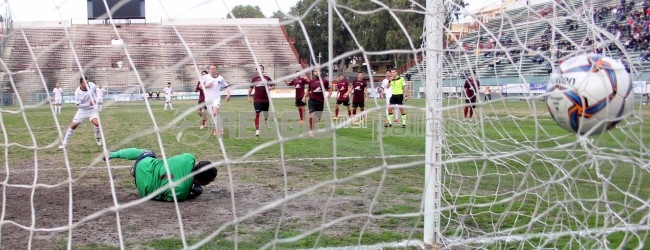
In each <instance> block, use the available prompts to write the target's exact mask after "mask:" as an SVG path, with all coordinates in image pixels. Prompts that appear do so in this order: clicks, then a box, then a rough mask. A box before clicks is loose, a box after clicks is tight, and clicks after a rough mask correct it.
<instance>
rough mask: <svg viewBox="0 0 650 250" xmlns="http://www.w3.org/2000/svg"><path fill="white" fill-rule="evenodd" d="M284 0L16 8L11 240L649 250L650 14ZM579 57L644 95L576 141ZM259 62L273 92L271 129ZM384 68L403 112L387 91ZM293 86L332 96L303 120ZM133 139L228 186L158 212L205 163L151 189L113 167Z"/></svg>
mask: <svg viewBox="0 0 650 250" xmlns="http://www.w3.org/2000/svg"><path fill="white" fill-rule="evenodd" d="M283 1H284V0H282V1H263V2H272V3H270V4H269V3H259V4H260V5H263V8H262V9H260V8H255V7H253V6H248V7H247V6H245V5H238V4H245V1H244V2H242V3H238V2H236V1H225V0H224V1H189V3H187V4H188V5H191V6H192V8H188V9H183V8H187V7H186V6H180V5H175V4H172V3H170V2H172V1H146V3H145V1H129V0H121V1H108V0H107V1H88V2H87V4H88V5H87V6H86V5H84V6H81V8H80V9H81V10H82V12H86V10H88V12H90V11H89V10H90V9H91V8H90V7H88V6H92V7H93V8H99V9H100V10H102V9H103V10H104V12H106V14H102V15H97V16H93V17H91V18H81V19H79V18H77V16H74V15H73V16H68V15H70V14H69V12H67V10H68V9H69V8H73V7H71V5H72V3H69V2H62V1H52V2H51V3H48V4H44V5H43V9H47V13H43V15H45V14H48V15H49V14H53V15H55V16H56V17H57V19H56V21H46V22H24V21H21V18H24V17H25V16H26V15H27V14H26V12H25V6H24V3H20V4H22V5H20V4H19V3H18V2H17V1H5V2H4V3H3V9H4V10H5V12H4V14H3V15H2V19H1V20H0V23H1V24H2V37H1V39H0V54H1V56H0V62H1V63H2V73H1V74H0V76H1V78H0V81H1V84H2V86H1V89H0V100H1V101H2V102H1V103H0V105H1V106H0V131H1V132H2V138H3V143H2V153H3V154H2V155H3V156H2V158H1V159H2V163H3V168H2V170H0V176H1V178H2V200H1V204H2V211H1V212H0V246H1V247H0V248H7V249H14V248H37V249H41V248H68V249H72V248H121V249H132V248H153V249H161V248H162V249H168V248H192V249H196V248H202V249H225V248H243V249H250V248H264V249H267V248H281V249H302V248H323V249H331V248H355V249H357V248H358V249H379V248H401V247H407V248H445V249H469V248H517V249H540V248H549V249H554V248H565V249H620V248H626V249H645V248H647V247H648V245H647V241H648V236H649V235H648V234H649V232H650V226H649V224H648V221H649V219H650V218H649V214H650V213H648V211H650V207H649V206H650V203H649V202H648V200H649V199H650V187H649V186H648V185H647V184H644V183H645V181H648V178H650V173H649V171H650V164H649V162H650V149H649V148H648V145H650V141H649V140H648V139H647V138H646V134H648V133H649V131H648V130H649V128H648V126H647V125H646V124H647V122H649V120H648V113H649V112H650V111H649V110H648V106H646V105H645V104H647V102H648V93H649V92H650V87H646V85H647V81H646V79H648V75H647V73H645V72H644V69H645V68H646V67H647V66H648V61H649V60H650V52H649V47H648V46H649V45H648V42H647V41H648V38H650V31H649V29H650V25H648V17H649V16H650V10H649V6H648V5H647V4H646V2H641V1H639V2H634V1H629V2H626V1H624V0H622V1H616V0H605V1H601V0H599V1H595V0H587V1H571V0H558V1H504V2H503V3H494V4H491V5H489V6H487V7H486V6H479V7H477V6H476V5H475V4H476V3H474V1H467V2H463V1H433V0H427V1H425V0H377V1H375V0H373V1H355V0H339V1H333V0H330V1H326V0H298V1H293V2H295V3H294V4H292V5H291V8H290V9H282V10H283V11H277V12H275V13H273V14H272V15H273V16H270V15H269V14H265V13H262V10H264V11H266V10H265V9H264V8H278V6H280V5H281V3H282V2H283ZM39 4H40V3H39ZM74 4H77V3H74ZM82 4H83V3H82ZM138 6H140V7H138ZM142 6H144V7H142ZM34 7H36V6H32V8H34ZM77 7H79V6H77ZM107 7H108V9H107ZM121 8H146V9H147V10H148V11H152V10H157V11H159V12H160V14H159V15H160V16H156V17H152V16H151V14H147V15H148V16H146V17H144V16H142V17H133V16H128V15H126V16H124V15H125V14H124V13H122V12H120V9H121ZM122 10H123V9H122ZM206 10H210V11H207V12H209V13H210V15H209V17H210V18H200V17H202V16H201V15H204V13H203V12H204V11H206ZM217 10H232V11H230V12H225V11H224V12H223V14H218V16H215V15H216V14H215V12H214V11H217ZM194 11H196V13H197V14H196V15H197V16H196V17H193V18H190V19H187V18H186V17H187V16H188V13H194ZM27 12H29V8H27ZM93 13H94V12H93ZM179 13H180V14H179ZM219 13H221V12H219ZM259 14H262V15H265V17H267V18H266V19H249V18H247V17H258V16H259ZM120 15H122V16H120ZM190 16H191V15H190ZM226 17H228V18H226ZM271 17H272V18H271ZM197 18H198V19H197ZM587 53H598V54H602V55H604V56H608V57H612V58H614V59H617V60H620V61H621V62H622V63H623V64H624V65H626V68H627V69H628V70H629V73H630V76H631V79H632V80H633V84H634V91H633V92H634V93H633V95H634V98H633V101H634V110H633V112H632V114H631V115H629V116H626V117H625V119H624V120H623V121H621V122H620V123H619V124H618V125H617V126H616V127H615V128H613V129H611V130H610V131H608V132H605V133H602V134H599V135H576V134H573V133H569V132H567V131H565V130H563V129H562V128H561V127H560V126H558V125H557V124H556V122H555V121H554V120H553V118H551V116H550V115H549V113H548V110H547V106H546V102H545V97H546V86H547V82H548V81H549V78H550V75H551V73H553V71H554V70H555V68H556V67H557V65H558V64H559V63H561V62H562V61H564V60H566V59H567V58H570V57H572V56H576V55H582V54H587ZM211 64H215V65H216V67H217V74H219V75H221V76H223V77H224V79H225V80H226V81H227V82H228V83H229V86H228V88H226V89H224V90H223V91H221V95H222V98H221V103H220V105H219V111H218V112H217V113H216V118H215V119H211V118H210V116H211V114H212V113H213V111H212V110H205V109H202V104H199V103H198V98H199V94H198V92H197V88H199V87H203V88H205V87H207V85H206V83H207V82H203V83H201V82H200V81H199V79H201V77H202V76H201V75H202V73H201V72H202V71H210V67H209V65H211ZM257 65H263V66H264V74H265V75H266V76H268V77H269V78H271V79H272V82H273V83H275V88H274V89H272V87H271V85H267V87H266V90H267V91H268V96H269V97H270V98H269V99H270V101H269V103H268V106H269V112H268V116H267V115H266V114H265V113H264V112H262V113H260V115H259V118H256V112H255V111H256V110H258V109H261V107H262V106H258V105H261V104H259V102H260V101H259V100H257V99H255V100H253V96H252V95H251V96H250V98H248V95H250V94H251V92H250V91H249V90H254V91H260V90H259V88H252V87H254V85H251V84H252V83H251V79H252V78H253V77H255V76H259V75H260V74H261V73H262V71H261V70H260V69H259V67H257ZM314 70H316V71H319V72H320V74H321V77H320V78H318V77H316V76H315V74H314ZM393 72H394V73H397V74H398V75H399V77H401V78H403V79H404V81H405V85H406V87H405V88H404V90H403V91H404V92H403V94H402V96H403V97H404V100H403V104H404V105H402V106H401V107H402V108H403V111H402V110H401V109H399V108H388V109H387V107H393V106H391V105H389V103H390V102H391V101H392V102H398V101H397V100H396V99H391V100H388V99H387V98H386V96H385V91H386V89H383V88H381V86H382V83H383V80H384V79H385V78H390V77H389V76H390V75H391V74H394V73H393ZM208 74H213V75H214V73H213V72H208ZM468 75H472V76H473V77H474V78H475V79H477V80H478V81H479V82H480V89H479V90H478V94H479V96H478V98H477V99H478V100H477V103H476V105H475V107H473V108H472V109H469V107H470V106H468V104H467V103H465V91H464V89H463V86H464V83H465V80H466V77H467V76H468ZM82 77H86V78H87V79H88V81H90V82H93V83H95V85H96V86H97V87H98V88H99V86H102V88H104V89H105V92H104V95H103V103H102V109H101V112H98V114H99V115H98V116H99V117H98V124H99V126H98V128H99V131H100V133H99V136H98V138H99V139H100V141H99V142H100V144H101V146H98V145H97V144H96V140H95V139H96V138H95V136H91V135H94V134H93V132H94V126H93V125H92V122H89V121H87V120H86V119H85V118H84V119H83V120H79V122H81V123H80V124H79V125H78V126H76V122H75V121H73V117H75V114H77V113H76V112H77V109H78V107H77V105H75V97H74V96H75V91H76V89H77V88H78V87H79V86H80V78H82ZM299 77H302V78H305V79H307V80H311V79H315V80H317V81H315V84H317V86H316V85H314V87H312V88H311V90H312V91H314V92H317V90H318V91H322V92H323V93H324V96H325V98H326V99H325V101H324V102H323V113H322V114H320V113H318V112H315V113H314V114H313V119H312V121H310V113H309V112H310V109H314V108H317V107H318V103H313V102H312V100H310V97H309V96H310V95H309V94H308V95H307V96H308V98H306V99H305V100H304V101H305V102H306V103H305V106H304V110H303V112H304V117H303V116H302V115H301V114H300V111H299V109H298V108H297V106H296V105H298V104H299V103H298V102H300V101H303V100H302V98H298V99H297V98H296V91H298V90H297V89H296V88H295V86H294V85H291V86H290V84H289V83H290V82H292V81H294V80H296V79H298V78H299ZM397 77H398V76H396V75H395V76H393V78H394V79H395V78H397ZM319 79H324V80H327V81H321V80H319ZM342 79H346V80H347V81H348V82H349V85H346V84H343V83H342ZM357 79H359V81H356V80H357ZM361 82H365V83H366V84H367V87H366V91H367V93H366V92H364V90H363V88H362V87H361V85H359V84H361ZM168 83H170V84H171V85H170V86H171V89H172V90H173V92H169V93H165V90H164V88H165V87H166V86H167V85H168ZM328 84H329V85H331V89H332V90H334V91H333V92H334V93H333V94H332V96H331V97H329V96H328V95H329V93H328V92H327V89H328V87H327V86H326V85H328ZM57 85H58V86H59V87H60V88H61V89H62V92H63V94H62V98H61V100H60V102H61V108H60V109H59V108H58V105H57V104H56V103H57V99H56V98H55V95H54V92H53V89H54V88H55V86H57ZM262 86H264V85H262ZM339 86H350V88H353V89H354V91H351V92H349V95H350V96H351V97H352V100H349V101H348V102H349V103H348V102H346V100H345V99H344V98H342V95H343V93H341V94H339V88H340V87H339ZM391 86H396V85H391ZM357 87H358V88H357ZM392 91H396V92H395V93H394V94H395V95H397V94H398V93H399V92H398V91H399V89H395V87H393V89H392ZM227 93H228V94H227ZM168 95H169V96H170V97H171V98H169V99H167V96H168ZM226 95H229V97H230V98H227V97H226ZM253 95H255V94H254V93H253ZM357 96H358V97H357ZM361 98H364V99H363V100H364V101H363V105H361V104H360V102H359V101H360V100H361ZM91 99H92V100H93V101H94V103H95V104H97V105H96V106H99V102H98V100H97V96H94V97H92V98H91ZM170 103H171V104H170ZM254 103H255V104H254ZM348 104H349V105H348ZM209 106H211V105H209ZM348 110H349V111H348ZM470 111H471V112H470ZM348 112H350V113H348ZM59 113H60V114H59ZM197 113H198V115H197ZM470 113H471V114H470ZM318 116H320V119H316V118H317V117H318ZM203 120H206V121H203ZM256 120H257V121H259V128H256V126H255V121H256ZM71 121H73V122H72V125H71V123H70V122H71ZM311 122H313V126H314V127H313V128H312V127H310V123H311ZM70 126H72V127H74V128H75V129H74V131H75V132H74V133H73V134H72V136H71V137H70V138H71V139H70V140H69V142H68V144H67V145H66V147H65V148H64V149H58V148H57V147H58V146H59V145H61V141H62V140H63V139H64V138H65V137H66V134H68V135H70V132H69V130H70V128H69V127H70ZM256 130H259V131H260V132H261V133H260V135H259V136H256ZM310 132H313V134H311V133H310ZM310 135H313V138H311V137H310ZM125 148H140V149H148V150H151V151H154V152H155V153H156V154H157V156H158V157H157V158H158V159H170V158H171V157H175V156H178V155H182V154H183V153H189V154H192V155H193V156H194V157H195V158H196V162H198V161H210V162H211V165H210V166H211V167H215V168H216V169H217V170H218V176H217V178H216V180H215V181H214V182H212V183H210V184H208V185H205V186H203V191H202V193H201V194H200V195H199V196H198V197H196V198H194V199H187V200H183V199H180V198H178V197H180V196H175V197H176V198H174V199H172V201H171V202H168V201H157V200H156V199H158V198H160V197H161V196H163V195H165V194H166V193H167V192H169V193H171V195H172V196H174V195H179V194H178V192H179V190H182V188H181V186H182V185H183V181H186V180H195V177H196V176H195V175H196V173H193V174H189V175H188V176H186V177H183V178H181V179H177V178H175V177H173V176H172V175H171V174H167V173H170V172H173V171H172V169H176V168H182V167H187V166H184V165H183V166H181V165H182V164H181V165H179V164H178V161H174V160H164V161H162V163H161V166H160V168H159V170H160V171H162V172H160V173H162V175H160V176H155V177H156V178H153V179H152V182H156V183H162V182H163V181H165V182H164V183H168V184H166V185H163V186H162V187H161V188H157V189H154V190H147V191H146V192H147V193H146V194H145V195H142V192H141V191H140V189H144V188H143V187H142V186H138V185H143V184H141V182H138V181H136V178H134V177H133V176H132V175H131V173H130V171H131V169H132V166H133V164H134V161H133V160H125V159H118V158H113V159H109V160H108V161H103V160H102V158H103V157H105V156H106V155H107V154H108V153H109V152H115V151H117V150H120V149H125ZM139 164H141V163H139ZM186 165H187V164H186ZM190 165H191V164H190ZM138 166H143V165H138ZM174 173H175V172H174ZM154 174H158V172H157V173H151V175H152V176H153V175H154ZM158 177H159V178H158ZM170 179H172V180H175V181H172V182H167V180H170ZM152 185H154V184H152ZM170 187H174V188H173V189H172V190H174V192H170V191H169V190H170ZM183 197H184V196H183Z"/></svg>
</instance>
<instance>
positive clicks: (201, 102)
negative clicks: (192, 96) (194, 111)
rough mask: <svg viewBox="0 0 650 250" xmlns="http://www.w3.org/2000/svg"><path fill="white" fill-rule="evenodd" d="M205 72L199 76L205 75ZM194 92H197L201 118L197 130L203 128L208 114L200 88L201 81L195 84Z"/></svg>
mask: <svg viewBox="0 0 650 250" xmlns="http://www.w3.org/2000/svg"><path fill="white" fill-rule="evenodd" d="M207 74H208V72H207V71H205V70H204V71H201V76H204V75H207ZM194 92H199V110H198V113H199V116H200V117H201V127H199V129H203V128H205V120H206V116H207V114H208V106H205V94H204V93H203V88H202V87H201V81H199V82H198V83H197V84H196V87H195V88H194Z"/></svg>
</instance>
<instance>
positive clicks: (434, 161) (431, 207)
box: [423, 0, 445, 249]
mask: <svg viewBox="0 0 650 250" xmlns="http://www.w3.org/2000/svg"><path fill="white" fill-rule="evenodd" d="M444 14H445V13H444V6H443V1H442V0H427V4H426V15H425V17H424V27H425V29H424V32H425V34H424V39H425V60H426V71H425V75H426V78H425V79H426V80H425V91H426V122H425V124H426V126H425V128H426V129H425V131H427V133H426V136H425V140H426V141H425V157H424V159H425V169H424V230H423V231H424V232H423V235H424V245H425V248H426V249H441V248H443V238H442V233H441V231H440V230H441V229H440V228H441V225H440V207H441V202H442V174H441V171H442V156H441V154H442V149H441V145H442V140H443V138H444V134H443V127H442V126H443V124H442V67H443V66H442V56H443V53H442V52H443V51H442V50H443V43H442V42H443V34H444V33H443V31H444V27H443V23H444Z"/></svg>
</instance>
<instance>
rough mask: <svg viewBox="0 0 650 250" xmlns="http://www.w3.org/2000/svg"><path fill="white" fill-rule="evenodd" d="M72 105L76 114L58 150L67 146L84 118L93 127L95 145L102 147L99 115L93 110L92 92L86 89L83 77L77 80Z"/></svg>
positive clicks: (86, 84) (86, 85)
mask: <svg viewBox="0 0 650 250" xmlns="http://www.w3.org/2000/svg"><path fill="white" fill-rule="evenodd" d="M74 103H75V104H76V105H77V113H76V114H75V115H74V118H73V119H72V123H70V127H69V128H68V130H67V131H66V133H65V137H63V142H62V145H61V146H59V148H65V147H66V145H68V141H70V138H72V134H73V133H74V131H75V129H77V127H78V126H79V124H81V122H82V121H83V120H84V119H86V118H88V119H89V120H90V122H91V123H92V124H93V125H94V126H95V141H96V142H97V145H102V139H101V137H100V132H99V113H98V112H97V109H96V108H95V100H94V99H93V96H92V92H91V91H90V88H89V87H88V83H87V82H86V79H84V78H83V77H81V78H80V79H79V87H78V88H77V89H76V90H75V92H74Z"/></svg>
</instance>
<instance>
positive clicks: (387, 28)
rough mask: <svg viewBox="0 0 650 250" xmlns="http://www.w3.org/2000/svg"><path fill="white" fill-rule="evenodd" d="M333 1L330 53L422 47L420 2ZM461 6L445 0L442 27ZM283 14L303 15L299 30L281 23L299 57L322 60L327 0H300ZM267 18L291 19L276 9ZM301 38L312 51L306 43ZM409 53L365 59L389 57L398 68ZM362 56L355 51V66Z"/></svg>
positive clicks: (461, 2)
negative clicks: (331, 46)
mask: <svg viewBox="0 0 650 250" xmlns="http://www.w3.org/2000/svg"><path fill="white" fill-rule="evenodd" d="M452 1H453V2H452ZM336 4H337V5H336V6H335V8H337V9H335V12H334V13H333V18H334V19H333V29H334V36H333V37H332V40H333V42H334V53H335V55H334V56H335V57H336V56H338V55H341V54H345V53H347V52H349V51H353V50H357V49H359V48H363V49H364V50H365V51H367V52H373V51H385V50H391V49H402V50H414V49H418V48H420V47H421V46H422V35H423V27H424V13H425V10H424V8H425V5H426V0H380V3H376V2H373V1H368V0H337V1H336ZM464 6H466V4H465V3H464V0H450V1H447V2H446V4H445V8H446V10H447V11H446V13H447V14H446V15H445V26H446V27H449V26H450V25H451V23H452V22H453V21H454V20H457V19H458V17H457V13H458V10H460V8H462V7H464ZM289 14H290V15H292V16H294V17H304V18H302V19H301V21H302V25H303V26H304V29H303V28H302V26H301V23H298V22H287V23H288V24H287V25H286V26H285V28H286V29H287V32H288V33H289V36H291V37H294V38H295V39H296V43H295V45H296V49H297V50H298V54H299V55H300V57H301V58H308V59H310V62H316V63H317V62H318V54H319V52H320V53H321V55H322V57H323V58H328V51H327V49H328V46H327V43H328V32H327V24H328V20H327V17H328V15H327V1H322V0H300V1H298V2H297V3H296V5H295V6H293V7H292V8H291V11H290V12H289ZM273 17H275V18H280V19H281V20H283V21H286V20H292V19H291V18H289V17H287V16H285V15H284V14H283V13H281V12H276V13H274V14H273ZM400 23H401V26H400ZM346 24H347V27H346ZM348 27H349V28H348ZM305 35H306V36H305ZM441 35H442V34H441ZM307 38H309V43H310V44H311V46H312V49H313V50H312V51H310V50H309V46H307V45H308V44H307V43H308V42H307ZM353 38H354V39H353ZM355 39H356V40H357V41H358V44H357V42H355ZM366 55H367V54H366ZM412 55H413V54H394V55H386V54H383V55H374V56H369V58H368V59H369V60H370V61H375V60H388V59H390V60H394V64H395V66H399V65H401V64H404V63H405V62H406V61H407V60H408V59H409V57H410V56H412ZM362 56H363V54H357V55H356V59H357V60H356V61H357V62H358V64H359V65H360V64H361V63H362V62H363V61H361V60H360V59H363V57H362ZM346 61H349V59H348V60H346ZM335 63H337V62H335ZM338 63H341V62H338Z"/></svg>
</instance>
